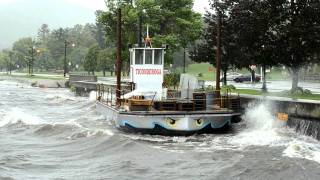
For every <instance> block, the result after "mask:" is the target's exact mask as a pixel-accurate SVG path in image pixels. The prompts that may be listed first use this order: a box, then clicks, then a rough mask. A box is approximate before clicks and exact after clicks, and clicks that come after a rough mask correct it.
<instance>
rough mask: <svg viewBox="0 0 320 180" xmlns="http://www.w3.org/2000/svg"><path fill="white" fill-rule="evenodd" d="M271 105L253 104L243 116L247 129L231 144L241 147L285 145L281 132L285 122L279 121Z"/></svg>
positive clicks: (232, 140) (235, 137)
mask: <svg viewBox="0 0 320 180" xmlns="http://www.w3.org/2000/svg"><path fill="white" fill-rule="evenodd" d="M270 107H271V104H269V103H261V104H258V105H256V104H251V105H249V107H248V109H247V111H246V113H245V114H244V116H243V119H244V122H245V123H246V126H247V128H246V129H243V130H242V132H240V133H239V134H238V135H236V136H234V137H233V138H232V139H231V141H230V142H231V144H238V145H240V146H250V145H257V146H266V145H283V141H284V138H283V136H282V135H281V134H279V131H281V129H282V128H283V127H284V125H285V124H284V122H281V121H280V120H277V119H276V118H275V116H274V115H272V113H271V111H270Z"/></svg>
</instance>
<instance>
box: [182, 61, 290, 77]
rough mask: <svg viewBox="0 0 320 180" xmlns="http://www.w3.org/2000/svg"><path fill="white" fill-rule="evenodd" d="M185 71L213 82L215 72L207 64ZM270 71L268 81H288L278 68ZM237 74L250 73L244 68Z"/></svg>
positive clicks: (194, 66) (196, 65)
mask: <svg viewBox="0 0 320 180" xmlns="http://www.w3.org/2000/svg"><path fill="white" fill-rule="evenodd" d="M176 71H178V72H182V68H177V69H176ZM186 71H187V73H188V74H192V75H194V76H196V77H198V78H199V79H201V80H206V81H215V77H216V71H215V68H214V67H213V66H212V65H211V64H209V63H195V64H190V65H189V66H188V67H187V68H186ZM259 71H260V69H259V70H257V74H260V72H259ZM271 71H272V73H267V79H268V80H289V79H290V75H289V74H288V73H287V72H286V73H282V72H281V70H280V69H279V68H274V69H272V70H271ZM237 72H239V73H241V74H244V75H250V72H249V71H248V69H246V68H243V69H240V70H237ZM199 74H202V76H201V77H199ZM221 75H222V74H221Z"/></svg>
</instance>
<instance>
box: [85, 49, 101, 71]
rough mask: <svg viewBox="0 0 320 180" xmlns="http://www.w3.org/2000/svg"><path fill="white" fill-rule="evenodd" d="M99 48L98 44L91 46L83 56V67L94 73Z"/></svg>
mask: <svg viewBox="0 0 320 180" xmlns="http://www.w3.org/2000/svg"><path fill="white" fill-rule="evenodd" d="M99 51H100V48H99V46H98V45H94V46H92V47H91V48H90V49H89V51H88V53H87V55H86V58H85V62H84V69H85V70H86V71H88V73H89V74H90V72H92V74H93V75H94V72H95V71H96V70H97V60H98V55H99Z"/></svg>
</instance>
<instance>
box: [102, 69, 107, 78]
mask: <svg viewBox="0 0 320 180" xmlns="http://www.w3.org/2000/svg"><path fill="white" fill-rule="evenodd" d="M103 77H106V70H105V69H104V70H103Z"/></svg>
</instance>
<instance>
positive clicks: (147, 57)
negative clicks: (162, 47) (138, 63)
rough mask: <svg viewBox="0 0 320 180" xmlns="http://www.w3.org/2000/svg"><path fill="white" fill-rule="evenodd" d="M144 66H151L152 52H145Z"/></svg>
mask: <svg viewBox="0 0 320 180" xmlns="http://www.w3.org/2000/svg"><path fill="white" fill-rule="evenodd" d="M145 60H146V61H145V64H152V50H146V57H145Z"/></svg>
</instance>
